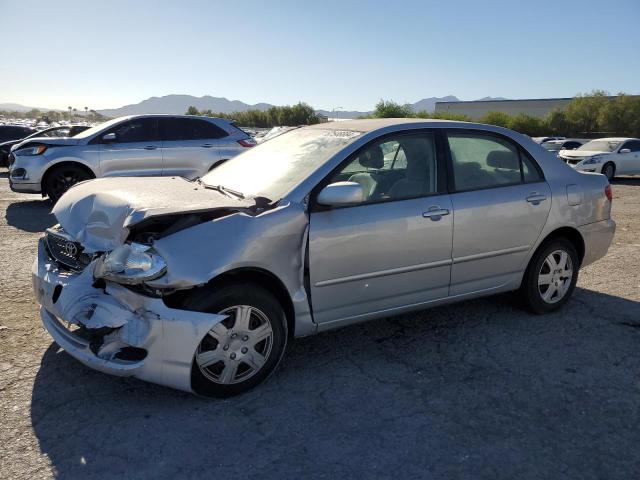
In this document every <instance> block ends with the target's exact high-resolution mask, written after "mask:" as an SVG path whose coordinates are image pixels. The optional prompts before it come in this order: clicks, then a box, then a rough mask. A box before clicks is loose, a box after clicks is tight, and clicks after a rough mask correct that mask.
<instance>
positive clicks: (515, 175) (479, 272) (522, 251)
mask: <svg viewBox="0 0 640 480" xmlns="http://www.w3.org/2000/svg"><path fill="white" fill-rule="evenodd" d="M447 138H448V142H447V143H448V146H449V159H450V162H451V172H452V176H451V177H452V178H451V183H450V185H449V189H450V191H451V192H453V193H452V195H451V202H452V204H453V211H454V228H453V252H452V257H453V265H452V267H451V288H450V292H449V294H450V295H452V296H455V295H464V294H469V293H472V292H481V291H485V290H491V289H497V288H500V287H502V286H504V285H505V284H507V283H508V282H510V281H512V280H513V279H514V278H517V276H518V275H519V272H521V270H522V268H524V262H525V260H526V258H527V255H528V252H529V251H530V250H531V248H532V247H533V245H534V244H535V243H536V240H537V238H538V236H539V235H540V232H541V231H542V228H543V227H544V225H545V223H546V221H547V216H548V215H549V210H550V208H551V190H550V188H549V186H548V185H547V183H546V182H545V181H544V178H543V174H542V171H541V170H540V169H539V167H538V166H537V164H536V163H535V161H534V160H533V159H532V158H531V157H530V156H529V155H528V154H527V153H526V152H525V151H524V150H523V149H522V148H521V147H519V146H518V145H516V144H515V143H514V142H512V141H510V140H508V139H506V138H504V137H502V136H499V135H495V134H492V133H488V132H484V131H473V130H460V131H449V132H448V133H447Z"/></svg>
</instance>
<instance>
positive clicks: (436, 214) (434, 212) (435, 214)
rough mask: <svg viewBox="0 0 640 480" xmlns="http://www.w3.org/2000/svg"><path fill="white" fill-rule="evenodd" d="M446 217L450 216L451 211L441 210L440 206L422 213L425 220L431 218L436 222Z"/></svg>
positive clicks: (434, 206)
mask: <svg viewBox="0 0 640 480" xmlns="http://www.w3.org/2000/svg"><path fill="white" fill-rule="evenodd" d="M444 215H449V210H447V209H446V208H440V207H439V206H438V205H433V206H432V207H429V210H427V211H426V212H422V216H423V217H424V218H430V219H431V220H432V221H434V222H437V221H438V220H440V219H441V218H442V217H443V216H444Z"/></svg>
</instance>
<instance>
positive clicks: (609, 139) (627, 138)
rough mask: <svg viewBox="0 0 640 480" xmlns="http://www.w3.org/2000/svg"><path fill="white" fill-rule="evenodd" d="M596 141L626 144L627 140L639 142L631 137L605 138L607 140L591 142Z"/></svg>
mask: <svg viewBox="0 0 640 480" xmlns="http://www.w3.org/2000/svg"><path fill="white" fill-rule="evenodd" d="M595 140H601V141H603V142H624V141H626V140H637V138H631V137H605V138H592V139H591V140H589V141H590V142H593V141H595Z"/></svg>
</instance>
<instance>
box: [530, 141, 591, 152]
mask: <svg viewBox="0 0 640 480" xmlns="http://www.w3.org/2000/svg"><path fill="white" fill-rule="evenodd" d="M585 142H586V140H580V139H577V138H569V139H563V140H548V141H546V142H542V143H541V144H540V146H541V147H542V148H544V149H545V150H547V151H549V152H555V153H559V152H560V151H561V150H575V149H576V148H580V147H581V146H582V145H583V144H584V143H585Z"/></svg>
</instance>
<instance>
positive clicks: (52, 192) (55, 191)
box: [44, 165, 93, 203]
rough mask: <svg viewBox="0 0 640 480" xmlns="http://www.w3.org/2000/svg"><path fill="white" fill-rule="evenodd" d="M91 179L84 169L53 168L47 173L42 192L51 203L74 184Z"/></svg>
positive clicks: (70, 166)
mask: <svg viewBox="0 0 640 480" xmlns="http://www.w3.org/2000/svg"><path fill="white" fill-rule="evenodd" d="M90 178H93V177H92V175H90V174H89V173H88V172H87V171H86V170H85V169H83V168H81V167H78V166H75V165H61V166H59V167H53V169H51V171H50V172H49V173H47V176H46V180H45V182H44V191H45V193H46V194H47V196H48V197H49V198H50V199H51V201H52V202H53V203H56V202H57V201H58V200H59V199H60V197H61V196H62V195H63V194H64V193H65V192H66V191H67V190H69V189H70V188H71V187H72V186H74V185H75V184H76V183H80V182H83V181H85V180H89V179H90Z"/></svg>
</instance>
